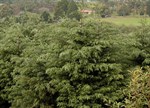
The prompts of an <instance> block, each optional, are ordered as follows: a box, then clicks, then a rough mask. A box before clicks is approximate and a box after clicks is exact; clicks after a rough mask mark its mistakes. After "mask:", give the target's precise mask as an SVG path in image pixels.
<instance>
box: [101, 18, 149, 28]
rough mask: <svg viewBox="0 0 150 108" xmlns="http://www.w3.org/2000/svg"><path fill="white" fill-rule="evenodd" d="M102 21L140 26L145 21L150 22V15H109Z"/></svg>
mask: <svg viewBox="0 0 150 108" xmlns="http://www.w3.org/2000/svg"><path fill="white" fill-rule="evenodd" d="M101 20H102V21H106V22H111V23H114V24H117V25H126V26H140V25H141V24H142V23H143V22H146V23H147V24H150V18H149V17H119V16H116V17H108V18H102V19H101Z"/></svg>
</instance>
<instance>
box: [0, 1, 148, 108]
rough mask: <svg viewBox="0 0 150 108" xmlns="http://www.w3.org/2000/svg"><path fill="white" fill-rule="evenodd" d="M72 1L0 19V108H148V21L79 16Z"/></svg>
mask: <svg viewBox="0 0 150 108" xmlns="http://www.w3.org/2000/svg"><path fill="white" fill-rule="evenodd" d="M61 2H62V1H61ZM61 2H59V3H61ZM103 2H104V1H103ZM74 3H75V2H73V1H72V2H67V7H66V6H64V7H63V6H62V7H63V8H62V9H64V8H66V11H64V10H62V9H61V10H62V11H63V12H62V13H65V14H62V13H61V14H57V15H58V17H56V15H54V16H53V15H52V14H50V13H49V12H47V11H44V12H42V13H40V14H35V13H34V14H33V13H30V12H28V11H26V12H24V13H22V14H20V15H18V16H9V17H8V16H6V17H3V18H1V19H0V108H9V107H11V108H149V107H150V80H149V79H150V74H149V72H150V67H149V66H150V32H149V31H150V25H148V24H146V22H144V21H143V22H142V23H141V26H139V27H126V26H118V25H114V24H112V23H107V22H103V21H100V20H99V19H94V18H93V17H92V18H90V17H87V18H82V17H81V20H79V19H77V17H76V15H77V14H75V13H76V12H77V13H78V12H79V11H78V8H77V7H76V6H77V5H74ZM60 7H61V6H60ZM72 7H74V8H72ZM56 9H58V8H56ZM73 10H75V11H73ZM70 11H71V12H73V13H70ZM59 12H60V10H59V11H58V13H59ZM56 13H57V11H56ZM61 15H64V16H61ZM74 15H75V16H74Z"/></svg>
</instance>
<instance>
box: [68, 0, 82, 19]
mask: <svg viewBox="0 0 150 108" xmlns="http://www.w3.org/2000/svg"><path fill="white" fill-rule="evenodd" d="M67 16H68V18H71V19H73V18H75V19H77V20H80V19H81V14H80V13H79V12H78V7H77V5H76V3H75V2H74V0H71V1H70V2H69V4H68V10H67Z"/></svg>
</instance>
